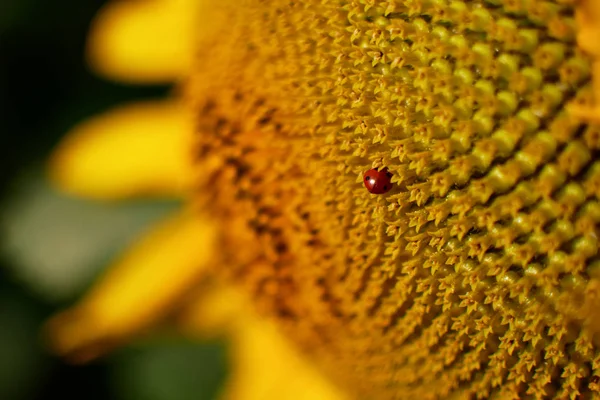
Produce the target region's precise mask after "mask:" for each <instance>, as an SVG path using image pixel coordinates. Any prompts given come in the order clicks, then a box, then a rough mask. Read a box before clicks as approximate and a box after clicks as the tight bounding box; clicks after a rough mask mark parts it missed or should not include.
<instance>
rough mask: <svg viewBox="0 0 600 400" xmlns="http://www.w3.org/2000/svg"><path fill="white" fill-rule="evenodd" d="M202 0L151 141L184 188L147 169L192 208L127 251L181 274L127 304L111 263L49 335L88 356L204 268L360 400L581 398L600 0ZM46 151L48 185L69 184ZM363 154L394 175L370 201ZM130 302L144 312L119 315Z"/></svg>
mask: <svg viewBox="0 0 600 400" xmlns="http://www.w3.org/2000/svg"><path fill="white" fill-rule="evenodd" d="M199 14H200V17H199V18H200V19H201V20H204V21H210V22H211V28H210V29H201V30H202V32H201V34H199V35H198V36H197V37H195V39H196V41H194V46H192V45H190V46H191V47H192V48H195V49H196V51H195V56H196V58H195V60H194V62H193V63H191V66H188V64H186V67H185V68H183V69H184V72H185V73H186V76H187V79H186V80H185V83H184V84H182V85H181V88H182V90H181V93H182V96H181V97H182V98H183V99H184V100H185V104H186V106H187V108H186V109H185V111H182V113H184V114H185V115H186V118H187V120H188V123H189V124H190V126H193V127H194V129H191V128H189V129H188V130H186V129H185V127H183V128H181V127H180V129H178V130H177V132H180V133H181V137H184V139H181V141H179V140H175V139H170V140H164V141H160V143H163V142H164V143H169V144H166V145H157V146H155V148H154V147H152V148H151V150H152V152H147V153H146V157H148V158H153V159H154V158H156V159H160V160H161V161H160V162H161V163H162V162H166V160H172V161H173V164H172V165H171V164H169V166H170V168H171V172H172V173H173V174H174V175H175V176H177V177H178V178H179V179H180V180H181V181H178V180H176V179H166V178H167V177H168V176H171V175H169V174H164V177H165V179H164V182H162V183H163V184H166V187H168V188H172V187H173V185H175V184H177V186H176V187H177V188H179V187H185V188H186V190H185V191H186V193H187V197H188V198H189V199H190V208H191V209H190V210H189V211H187V213H189V215H188V214H186V215H184V216H182V217H181V218H180V219H179V220H178V222H175V223H173V225H170V224H169V226H168V227H167V228H166V232H169V233H168V238H170V239H169V240H166V238H165V237H164V236H163V231H161V232H159V233H157V235H156V237H154V240H151V241H150V242H149V243H150V245H146V246H145V245H144V243H142V244H141V245H140V246H141V250H140V251H139V253H140V254H142V257H144V256H146V257H147V258H148V260H147V262H148V263H154V264H156V265H163V264H168V263H169V261H170V260H171V259H173V260H175V259H176V260H177V261H172V265H173V266H177V272H175V271H174V268H170V269H167V270H163V269H161V268H160V267H156V270H157V271H162V272H161V273H166V275H160V274H156V275H152V277H153V278H156V279H155V282H156V287H158V286H165V287H163V288H161V290H160V291H159V292H158V293H156V294H155V293H153V292H152V290H148V292H147V293H144V292H136V295H135V296H131V295H130V293H131V292H130V291H128V290H125V289H123V287H125V286H124V285H125V284H124V283H123V282H129V283H131V282H135V281H136V279H135V277H132V276H121V275H119V274H122V273H123V271H127V268H123V267H121V268H117V269H116V270H115V272H114V273H113V275H112V276H111V275H109V276H107V278H106V280H105V281H104V282H103V283H101V285H100V289H99V290H98V291H97V292H94V293H92V294H90V296H89V297H88V298H87V299H85V300H84V301H83V302H82V305H81V306H80V307H79V308H78V309H77V308H76V309H75V311H72V312H71V313H68V314H65V315H63V316H62V317H60V318H59V319H58V320H56V321H58V323H56V324H55V326H57V330H56V332H57V336H56V337H57V341H58V342H59V343H60V345H59V346H58V347H59V348H61V349H62V350H63V351H65V352H71V351H81V350H82V349H84V350H85V351H86V352H91V353H89V354H91V355H93V354H95V351H94V350H95V347H96V346H97V345H99V344H102V345H105V344H106V342H110V340H112V339H114V340H120V339H121V338H123V337H126V336H128V335H130V334H132V333H134V332H136V331H137V330H139V329H141V328H142V327H145V326H147V325H148V324H149V323H150V322H151V321H152V320H153V319H155V318H156V315H157V314H156V312H155V311H156V310H158V309H161V310H166V309H167V306H168V305H170V304H171V303H172V302H173V300H174V299H175V297H176V295H177V294H178V293H181V292H182V291H185V290H189V289H190V288H192V287H193V285H194V282H196V281H197V280H198V279H199V278H198V277H200V276H203V275H204V274H206V272H205V271H208V270H211V271H213V273H214V275H215V276H218V278H217V279H224V280H225V281H227V282H232V283H234V285H235V286H236V287H238V288H241V289H242V291H241V293H245V296H248V298H250V299H252V300H253V303H254V305H255V306H256V308H257V309H258V310H259V312H260V313H261V314H264V315H268V316H270V317H271V318H272V319H273V320H274V321H276V322H277V325H278V327H279V329H281V330H282V331H284V332H285V333H286V334H287V336H289V337H290V338H292V339H294V340H295V341H296V343H297V345H298V346H299V347H300V348H301V349H302V350H303V352H304V353H306V354H308V355H309V356H310V357H311V358H312V359H313V360H314V361H315V364H316V365H320V366H321V368H322V369H323V370H324V371H326V372H327V373H328V374H329V375H330V376H331V377H332V378H333V379H334V380H336V381H338V382H341V383H343V384H344V385H345V386H347V387H349V388H350V389H352V390H355V391H356V392H357V393H360V394H362V395H364V396H367V397H368V398H371V397H374V398H407V399H414V398H443V397H448V396H457V397H466V398H470V397H478V398H489V397H496V398H526V397H532V398H579V397H594V396H597V395H598V393H599V392H600V386H599V381H600V351H599V348H598V345H599V344H600V343H599V342H598V337H597V336H596V335H597V332H599V331H600V329H598V328H599V327H598V325H599V324H598V321H597V318H596V317H597V315H598V312H597V309H598V307H599V306H600V297H599V296H600V294H599V291H600V272H599V267H600V260H599V259H598V237H597V235H598V228H599V225H598V224H599V222H600V203H599V198H600V161H599V160H598V149H599V148H600V129H599V127H598V125H596V124H597V122H598V120H599V119H600V112H599V111H598V110H599V105H598V104H599V103H598V101H599V100H600V87H599V85H600V83H599V81H600V76H599V75H600V67H599V65H600V61H599V60H600V40H598V38H599V37H600V35H599V32H600V3H599V2H598V1H595V0H587V1H569V0H561V1H554V2H553V1H541V0H538V1H533V0H531V1H512V0H505V1H502V0H493V1H492V0H490V1H449V0H421V1H418V0H415V1H395V0H389V1H369V0H362V1H355V2H351V1H343V0H338V1H327V0H323V1H305V2H294V1H289V0H287V1H282V0H271V1H259V0H248V1H242V2H234V1H230V2H218V4H217V3H216V2H215V4H214V5H207V6H206V7H203V9H202V11H201V12H199ZM157 115H158V114H157ZM192 131H193V132H195V135H191V132H192ZM163 132H164V131H163ZM157 135H160V133H157ZM170 135H174V134H173V132H170ZM120 137H123V135H120ZM111 143H112V141H111ZM156 143H159V142H158V141H157V142H156ZM163 146H164V147H163ZM170 150H173V153H172V155H171V156H169V157H161V154H171V153H169V151H170ZM186 151H187V152H188V156H189V157H188V158H185V157H184V156H185V154H186ZM165 152H166V153H165ZM73 153H76V152H73V151H64V154H67V155H71V154H73ZM149 154H151V155H149ZM177 155H181V156H183V157H184V158H183V159H185V160H189V161H190V164H189V165H188V164H186V165H185V166H179V165H180V164H178V163H179V162H181V160H182V159H180V158H178V157H177ZM137 156H138V154H137V152H133V151H132V152H131V156H130V157H128V159H129V160H130V161H128V162H130V163H131V164H136V163H138V161H137V160H138V158H137ZM139 159H140V160H142V159H143V158H139ZM57 164H58V165H60V166H62V169H63V170H64V171H66V172H65V173H64V174H63V178H59V180H62V181H63V182H73V183H74V185H73V187H77V188H78V187H79V185H80V184H79V181H81V180H85V177H84V176H75V175H72V174H71V171H79V170H80V169H79V168H73V167H72V164H69V162H67V161H64V160H63V161H60V162H58V163H57ZM136 165H141V164H136ZM65 166H66V167H65ZM379 167H386V168H388V170H389V171H390V172H392V173H393V178H392V182H393V183H394V187H393V188H392V190H391V191H389V192H388V193H386V194H384V195H373V194H370V193H369V192H368V191H366V190H365V189H364V187H363V185H362V174H363V173H364V171H366V170H368V169H370V168H379ZM59 169H60V168H59ZM94 171H95V169H94ZM116 172H117V171H114V170H113V171H110V173H109V172H106V174H105V175H102V176H103V177H104V178H106V181H110V180H111V179H112V177H114V176H115V173H116ZM156 173H157V174H158V176H159V177H160V176H161V174H160V173H159V172H158V171H156ZM86 176H90V173H89V172H88V173H86ZM136 176H143V174H138V175H136ZM123 179H125V182H126V178H123ZM160 180H161V179H158V178H156V177H154V176H153V174H147V176H146V180H144V182H146V186H144V185H138V186H135V187H140V186H142V187H144V188H145V189H148V191H150V192H152V190H151V189H155V188H157V187H158V188H160V189H161V190H162V189H164V187H163V186H161V185H157V183H156V182H157V181H160ZM90 182H92V183H93V185H95V183H94V182H102V180H101V179H100V180H90ZM177 182H182V183H181V186H179V183H177ZM126 183H127V184H126V185H125V184H124V185H122V186H120V187H121V189H122V190H126V188H131V187H133V186H132V185H131V184H130V182H126ZM66 186H69V185H66ZM109 186H110V185H109ZM117 186H119V185H117ZM94 187H95V186H94ZM111 187H112V186H111ZM101 192H102V193H103V194H105V193H107V189H106V188H104V187H103V188H102V190H101ZM108 193H111V192H110V190H108ZM148 249H152V251H149V250H148ZM157 249H159V250H160V251H158V253H159V254H160V256H156V252H157ZM148 254H152V256H148ZM136 258H139V257H136ZM199 265H202V266H204V268H199V267H198V266H199ZM135 271H136V272H135V273H140V274H142V275H140V276H139V279H140V280H142V279H143V280H147V279H148V278H147V277H146V276H145V275H143V274H144V272H143V270H138V269H136V270H135ZM140 271H141V272H140ZM117 278H118V279H117ZM111 285H113V286H114V287H115V288H116V289H111V290H108V289H107V288H109V287H110V286H111ZM119 285H120V286H121V287H120V288H119V287H118V286H119ZM145 287H146V288H148V289H152V288H153V287H154V286H153V285H152V284H148V285H145ZM107 293H122V294H123V298H119V297H116V298H113V299H112V300H111V301H112V303H111V302H109V301H107V300H106V296H107ZM95 295H96V297H94V296H95ZM98 298H100V300H97V299H98ZM140 299H143V300H142V301H143V303H142V305H143V306H142V308H141V309H140V310H139V311H138V314H137V315H136V318H137V319H133V320H132V317H131V315H130V313H128V314H127V315H125V313H122V314H119V313H115V312H114V308H115V304H118V305H119V306H121V307H122V309H123V310H131V308H132V307H133V305H134V304H135V303H136V302H138V301H139V300H140ZM109 303H110V304H109ZM98 304H100V305H102V306H106V305H110V310H111V312H110V313H106V314H104V315H102V316H98V315H100V314H101V312H102V310H103V307H101V306H98ZM123 304H125V305H127V307H123ZM146 309H148V310H153V311H152V315H150V313H149V312H143V311H144V310H146ZM194 310H195V309H194V308H193V307H192V308H190V309H187V312H184V317H183V321H188V322H190V321H193V320H194V318H193V316H194V315H195V314H198V313H200V314H201V312H200V311H198V310H196V311H194ZM92 311H93V312H96V316H95V317H90V315H93V313H92ZM111 318H112V319H111ZM119 318H122V320H123V321H125V320H126V321H127V322H126V323H120V322H119V321H120V320H119ZM94 321H96V322H103V323H104V322H106V321H110V323H107V325H106V326H105V327H102V329H96V330H93V329H90V326H91V325H90V324H93V322H94ZM132 321H133V322H132ZM191 325H193V323H191ZM109 326H110V327H109ZM116 327H126V328H127V329H121V330H119V329H116ZM80 354H81V353H80ZM83 354H84V355H85V352H84V353H83ZM84 358H85V357H84Z"/></svg>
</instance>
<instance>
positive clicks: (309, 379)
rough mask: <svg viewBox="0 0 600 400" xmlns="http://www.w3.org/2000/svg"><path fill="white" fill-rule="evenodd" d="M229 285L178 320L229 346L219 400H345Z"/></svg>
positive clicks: (205, 294) (202, 299)
mask: <svg viewBox="0 0 600 400" xmlns="http://www.w3.org/2000/svg"><path fill="white" fill-rule="evenodd" d="M248 304H249V302H248V301H246V299H244V297H243V296H242V295H241V293H240V292H239V291H237V290H235V289H234V288H233V287H231V286H226V285H222V284H221V285H217V286H215V287H213V288H212V290H207V291H205V292H203V293H202V295H201V296H200V297H199V298H198V299H197V300H196V301H195V302H193V303H192V305H190V306H189V308H187V309H186V310H185V311H184V313H182V315H180V318H181V319H180V320H179V323H180V324H181V326H182V328H183V329H184V331H187V333H188V334H190V335H193V334H200V335H202V336H207V335H208V336H214V335H215V334H218V333H219V332H221V334H223V333H224V334H225V335H227V336H228V338H229V343H230V347H231V350H230V352H229V353H230V358H231V360H230V366H231V369H232V370H231V373H230V378H229V380H228V381H227V382H226V384H225V391H224V393H222V396H221V400H258V399H278V400H348V399H349V398H350V397H349V396H348V395H347V394H345V393H343V392H342V391H340V389H339V388H337V387H336V386H334V385H333V384H332V383H331V382H329V381H328V380H327V379H326V378H325V377H324V376H323V375H322V374H321V373H320V372H319V371H318V370H316V369H314V368H313V367H312V365H311V364H310V363H309V362H308V360H306V359H304V358H303V357H302V356H301V355H300V354H299V353H298V352H297V351H296V350H295V349H294V348H293V346H292V345H291V343H289V342H288V341H287V340H286V339H285V338H284V337H283V336H282V334H281V333H280V332H279V331H277V329H276V327H275V326H274V325H273V324H272V323H270V322H269V321H267V320H264V319H261V318H259V317H258V316H257V315H256V314H255V313H254V312H253V311H252V310H251V309H250V308H249V306H248Z"/></svg>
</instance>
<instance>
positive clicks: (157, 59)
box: [88, 0, 198, 83]
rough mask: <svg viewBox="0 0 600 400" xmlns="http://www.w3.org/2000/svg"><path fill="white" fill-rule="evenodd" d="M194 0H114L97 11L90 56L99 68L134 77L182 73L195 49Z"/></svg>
mask: <svg viewBox="0 0 600 400" xmlns="http://www.w3.org/2000/svg"><path fill="white" fill-rule="evenodd" d="M197 3H198V1H197V0H168V1H167V0H160V1H150V0H146V1H113V2H109V3H108V4H107V5H106V6H105V7H104V8H103V9H102V10H101V11H100V12H99V14H98V15H97V17H96V19H95V21H94V23H93V25H92V29H91V31H90V34H89V42H88V59H89V62H90V64H91V66H92V67H93V68H94V69H95V70H96V71H97V72H99V73H101V74H103V75H105V76H107V77H109V78H113V79H117V80H120V81H124V82H132V83H167V82H172V81H174V80H177V79H178V78H180V77H182V76H184V75H185V73H186V72H187V71H188V69H189V67H190V62H191V60H192V56H193V54H194V50H193V49H194V38H195V33H194V32H195V29H197V26H194V25H195V23H194V19H195V17H196V12H197V8H198V6H197Z"/></svg>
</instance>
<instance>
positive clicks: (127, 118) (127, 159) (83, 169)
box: [50, 101, 193, 199]
mask: <svg viewBox="0 0 600 400" xmlns="http://www.w3.org/2000/svg"><path fill="white" fill-rule="evenodd" d="M191 143H192V123H191V119H190V118H188V116H187V114H186V111H185V108H184V107H183V106H181V105H180V104H179V103H176V102H175V101H164V102H147V103H137V104H133V105H128V106H124V107H120V108H117V109H113V110H112V111H109V112H107V113H105V114H103V115H99V116H97V117H95V118H92V119H90V120H88V121H86V122H84V123H82V124H81V125H79V126H77V127H75V128H74V129H73V131H72V132H70V133H69V134H68V135H67V136H66V138H65V140H64V141H63V142H62V143H61V144H60V145H59V146H58V148H57V149H56V151H55V153H54V156H53V157H52V159H51V162H50V176H51V178H52V179H53V181H55V182H56V183H57V184H58V185H59V186H60V187H61V189H62V190H64V191H66V192H69V193H71V194H74V195H77V196H83V197H91V198H99V199H119V198H127V197H132V196H142V195H144V196H178V197H179V196H182V195H183V194H184V193H185V189H186V188H187V186H188V183H189V182H190V180H191V174H192V172H193V169H192V168H191V157H192V155H191V153H190V152H191V149H192V145H191Z"/></svg>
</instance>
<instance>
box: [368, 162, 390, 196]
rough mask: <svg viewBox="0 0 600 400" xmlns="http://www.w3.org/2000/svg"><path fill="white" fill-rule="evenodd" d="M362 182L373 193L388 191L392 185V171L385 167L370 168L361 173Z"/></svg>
mask: <svg viewBox="0 0 600 400" xmlns="http://www.w3.org/2000/svg"><path fill="white" fill-rule="evenodd" d="M363 182H364V184H365V187H366V188H367V190H368V191H369V192H371V193H373V194H383V193H386V192H389V190H390V189H391V188H392V186H394V184H393V183H392V173H391V172H390V171H388V169H387V168H384V169H382V170H381V171H379V170H378V169H377V168H372V169H370V170H368V171H367V172H365V174H364V175H363Z"/></svg>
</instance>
